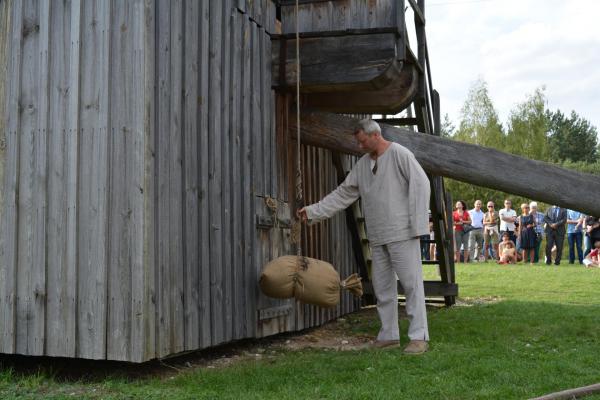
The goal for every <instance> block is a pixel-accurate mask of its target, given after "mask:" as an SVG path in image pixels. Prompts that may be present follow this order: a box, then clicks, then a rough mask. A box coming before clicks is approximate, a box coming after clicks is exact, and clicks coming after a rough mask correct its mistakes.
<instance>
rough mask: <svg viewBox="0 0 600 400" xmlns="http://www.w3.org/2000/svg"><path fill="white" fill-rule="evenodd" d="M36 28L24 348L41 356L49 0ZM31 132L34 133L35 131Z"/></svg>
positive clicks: (43, 5)
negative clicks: (28, 311) (30, 264)
mask: <svg viewBox="0 0 600 400" xmlns="http://www.w3.org/2000/svg"><path fill="white" fill-rule="evenodd" d="M39 29H40V37H39V42H38V46H39V49H38V54H37V57H38V79H39V82H40V83H39V86H38V93H37V101H38V114H37V118H38V119H37V124H36V125H37V126H36V129H35V131H37V132H36V133H35V149H34V152H33V157H34V162H33V166H34V168H33V179H32V187H33V210H34V214H33V218H32V223H33V224H32V227H31V229H32V231H33V235H32V244H31V245H32V247H33V250H32V252H33V269H32V275H31V278H32V279H31V289H30V290H33V302H32V306H33V307H32V310H31V315H35V316H36V317H35V318H32V319H31V320H30V321H29V324H30V326H29V328H28V330H29V332H30V334H29V337H28V338H27V348H28V352H29V354H34V355H43V354H44V351H45V349H46V342H45V340H46V296H47V289H46V257H47V236H46V229H47V209H48V206H47V205H48V186H47V171H48V152H47V142H48V115H49V114H48V111H49V110H48V107H49V104H48V97H49V90H50V86H49V82H48V78H49V46H50V1H49V0H42V1H40V3H39ZM35 131H34V132H35Z"/></svg>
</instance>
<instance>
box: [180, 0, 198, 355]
mask: <svg viewBox="0 0 600 400" xmlns="http://www.w3.org/2000/svg"><path fill="white" fill-rule="evenodd" d="M199 19H200V3H199V2H198V1H186V2H185V21H184V27H185V28H184V29H185V32H184V49H185V54H184V61H185V65H184V85H183V93H184V96H183V101H184V116H185V118H184V126H183V143H184V145H183V159H184V160H185V162H184V179H185V181H184V192H183V193H184V218H183V224H184V226H185V232H184V234H185V242H184V247H183V260H184V264H185V269H184V275H185V278H184V282H185V296H184V297H185V304H184V307H185V312H184V326H185V349H186V350H193V349H197V348H198V347H199V345H200V334H199V327H200V320H199V316H200V313H199V301H200V299H199V294H200V286H199V285H200V280H199V267H200V264H199V261H200V248H201V247H200V246H199V244H200V242H199V241H200V232H199V230H200V225H199V222H200V209H199V196H200V181H199V174H200V170H199V162H200V158H199V154H198V143H199V140H198V139H199V138H198V134H199V131H200V127H199V120H200V118H199V115H200V114H199V113H198V112H197V110H198V108H199V107H200V104H201V99H200V78H199V75H200V64H201V62H202V61H201V60H200V45H199V43H198V37H199V34H200V26H199V23H198V21H199Z"/></svg>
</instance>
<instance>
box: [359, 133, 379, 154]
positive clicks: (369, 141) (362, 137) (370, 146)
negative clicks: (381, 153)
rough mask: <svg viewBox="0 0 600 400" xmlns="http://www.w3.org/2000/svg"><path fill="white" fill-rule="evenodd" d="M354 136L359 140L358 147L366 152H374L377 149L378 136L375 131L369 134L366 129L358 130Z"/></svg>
mask: <svg viewBox="0 0 600 400" xmlns="http://www.w3.org/2000/svg"><path fill="white" fill-rule="evenodd" d="M354 137H355V138H356V141H357V142H358V147H359V148H360V149H361V150H362V151H364V152H365V153H373V152H374V151H375V150H377V138H376V134H375V133H373V134H371V135H367V134H366V133H365V132H364V131H358V133H357V134H355V135H354Z"/></svg>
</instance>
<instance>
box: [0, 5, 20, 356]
mask: <svg viewBox="0 0 600 400" xmlns="http://www.w3.org/2000/svg"><path fill="white" fill-rule="evenodd" d="M11 4H12V10H9V11H10V17H9V18H10V25H11V30H10V32H9V35H8V40H9V42H10V44H8V48H9V52H8V54H9V55H10V60H9V67H8V68H9V69H8V74H9V75H10V77H11V78H10V79H9V80H8V90H7V96H6V102H7V107H6V117H7V127H8V135H7V137H6V160H5V164H4V181H3V204H2V206H3V218H2V220H1V221H0V229H1V231H0V257H1V259H2V260H3V262H2V264H0V278H1V279H0V285H2V286H1V288H2V294H1V296H0V301H1V302H2V303H0V306H1V307H2V308H1V310H0V312H1V313H2V314H1V316H0V317H1V318H0V326H2V332H1V339H2V340H1V341H0V344H1V347H0V349H1V350H2V352H4V353H14V352H15V351H16V338H17V335H16V333H17V332H16V320H15V318H16V306H17V244H18V240H17V232H18V230H17V222H18V207H17V196H18V178H17V177H18V175H19V130H20V121H19V114H20V110H19V107H20V106H19V92H20V86H21V55H22V51H23V50H22V41H21V32H22V31H23V18H22V12H23V2H22V1H19V2H13V3H11Z"/></svg>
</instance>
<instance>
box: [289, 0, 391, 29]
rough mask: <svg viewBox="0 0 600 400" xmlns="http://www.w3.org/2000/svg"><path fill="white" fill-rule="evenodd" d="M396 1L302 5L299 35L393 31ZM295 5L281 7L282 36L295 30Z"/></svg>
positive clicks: (334, 0)
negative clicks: (360, 30) (321, 32)
mask: <svg viewBox="0 0 600 400" xmlns="http://www.w3.org/2000/svg"><path fill="white" fill-rule="evenodd" d="M397 7H398V1H396V0H331V1H324V2H316V3H307V4H301V5H300V7H299V13H298V15H299V19H300V23H299V26H300V32H318V31H337V30H344V29H368V28H395V27H396V26H397V25H396V9H397ZM295 19H296V17H295V5H288V6H283V7H281V23H282V28H283V33H292V32H295V31H296V22H295Z"/></svg>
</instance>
